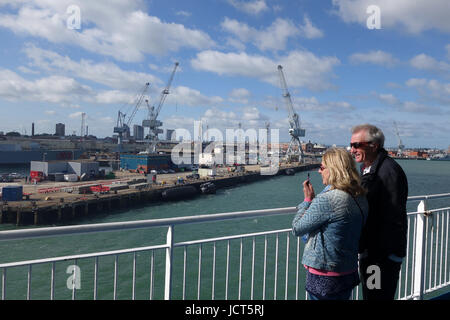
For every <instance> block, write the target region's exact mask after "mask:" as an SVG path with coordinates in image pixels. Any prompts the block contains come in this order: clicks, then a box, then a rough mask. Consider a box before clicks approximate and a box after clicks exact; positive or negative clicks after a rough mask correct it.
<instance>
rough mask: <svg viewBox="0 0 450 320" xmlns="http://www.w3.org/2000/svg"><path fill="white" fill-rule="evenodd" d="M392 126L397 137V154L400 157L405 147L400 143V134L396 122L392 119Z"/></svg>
mask: <svg viewBox="0 0 450 320" xmlns="http://www.w3.org/2000/svg"><path fill="white" fill-rule="evenodd" d="M394 128H395V134H396V135H397V139H398V150H397V156H398V157H401V156H402V155H403V149H404V148H405V146H404V145H403V143H402V139H401V138H400V134H399V133H398V127H397V123H396V122H395V121H394Z"/></svg>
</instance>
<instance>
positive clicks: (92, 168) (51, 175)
mask: <svg viewBox="0 0 450 320" xmlns="http://www.w3.org/2000/svg"><path fill="white" fill-rule="evenodd" d="M36 172H42V175H43V177H44V178H46V179H49V180H55V181H62V180H63V179H64V175H67V174H71V175H76V176H77V178H78V179H80V178H82V177H87V178H93V177H97V176H98V175H99V163H98V162H96V161H90V160H76V161H31V165H30V175H33V174H35V173H36Z"/></svg>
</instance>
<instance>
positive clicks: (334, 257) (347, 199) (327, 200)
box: [292, 187, 368, 272]
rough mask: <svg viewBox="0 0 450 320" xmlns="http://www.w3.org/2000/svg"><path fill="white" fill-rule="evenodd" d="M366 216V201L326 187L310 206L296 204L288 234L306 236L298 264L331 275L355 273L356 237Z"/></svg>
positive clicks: (363, 198)
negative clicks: (295, 212) (301, 256)
mask: <svg viewBox="0 0 450 320" xmlns="http://www.w3.org/2000/svg"><path fill="white" fill-rule="evenodd" d="M356 201H357V202H358V204H359V206H358V204H357V203H356ZM367 214H368V203H367V199H366V197H363V196H361V197H357V198H353V197H352V196H351V195H350V194H348V193H347V192H344V191H342V190H338V189H332V190H329V187H327V188H326V190H324V192H321V193H320V194H318V195H317V196H316V197H315V198H314V199H313V201H312V202H306V201H304V202H302V203H301V204H299V205H298V212H297V214H296V216H295V218H294V221H293V222H292V233H293V234H294V235H296V236H302V235H304V234H308V235H309V236H308V240H307V242H306V244H305V249H304V252H303V258H302V263H303V264H305V265H307V266H309V267H312V268H315V269H320V270H327V271H334V272H347V271H352V270H356V269H357V268H358V243H359V237H360V235H361V229H362V226H363V224H364V222H365V220H366V219H367Z"/></svg>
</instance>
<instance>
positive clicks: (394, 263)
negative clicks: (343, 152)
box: [350, 124, 408, 300]
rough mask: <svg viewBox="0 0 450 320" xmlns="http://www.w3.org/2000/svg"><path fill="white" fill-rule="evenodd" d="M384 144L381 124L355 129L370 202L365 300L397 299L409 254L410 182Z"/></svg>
mask: <svg viewBox="0 0 450 320" xmlns="http://www.w3.org/2000/svg"><path fill="white" fill-rule="evenodd" d="M383 146H384V134H383V132H382V131H381V130H380V129H378V128H377V127H375V126H373V125H369V124H363V125H358V126H355V127H353V128H352V137H351V141H350V147H351V153H352V155H353V156H354V158H355V160H356V162H359V163H362V166H361V174H362V177H361V180H362V181H361V182H362V185H363V187H364V188H366V189H367V191H368V193H367V200H368V202H369V216H368V219H367V223H366V225H365V226H364V229H363V231H362V235H361V238H360V248H359V252H360V263H359V267H360V274H361V278H362V279H361V280H362V284H363V297H364V299H365V300H393V299H394V296H395V291H396V289H397V283H398V279H399V272H400V267H401V263H402V259H403V257H404V256H405V255H406V232H407V220H406V201H407V198H408V181H407V179H406V175H405V173H404V172H403V170H402V168H401V167H400V166H399V165H398V163H397V162H395V160H393V159H392V158H391V157H389V156H388V154H387V151H386V150H385V149H384V148H383ZM377 277H378V278H377Z"/></svg>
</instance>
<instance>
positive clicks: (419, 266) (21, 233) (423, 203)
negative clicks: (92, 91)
mask: <svg viewBox="0 0 450 320" xmlns="http://www.w3.org/2000/svg"><path fill="white" fill-rule="evenodd" d="M448 197H450V193H443V194H434V195H425V196H412V197H408V201H420V203H419V205H418V206H417V210H416V212H408V213H407V215H408V228H409V232H411V234H410V235H411V236H412V237H410V236H408V239H409V240H408V241H409V243H408V248H409V249H407V255H406V257H405V262H404V266H402V268H405V273H406V275H405V279H406V280H405V281H403V280H402V281H400V282H399V289H398V291H399V293H398V298H399V299H400V298H401V299H423V297H424V294H426V293H429V292H432V291H435V290H438V289H440V288H443V287H447V286H450V280H449V279H448V278H449V276H450V273H449V274H447V273H448V271H447V270H448V267H447V262H448V252H449V251H448V248H449V245H450V242H449V221H450V220H449V219H450V207H445V208H439V209H431V210H427V200H431V199H440V198H448ZM296 211H297V207H286V208H275V209H263V210H249V211H238V212H226V213H216V214H205V215H198V216H188V217H174V218H163V219H152V220H141V221H126V222H111V223H99V224H90V225H78V226H62V227H46V228H29V229H21V230H10V231H1V232H0V241H9V240H19V239H32V238H43V237H52V236H65V235H75V234H87V233H99V232H112V231H123V230H135V229H142V228H151V227H166V228H167V229H168V230H167V233H166V239H165V241H164V239H163V238H161V239H162V243H159V244H155V245H152V246H144V247H135V248H125V249H119V250H110V251H103V252H94V253H87V254H77V255H73V254H70V253H69V255H66V256H60V257H52V258H41V259H36V260H28V261H17V262H9V263H3V264H0V270H1V271H2V274H1V275H0V277H1V279H0V282H1V283H2V284H1V288H0V290H1V291H0V293H1V299H5V297H6V291H7V290H6V289H7V286H6V282H7V281H6V279H7V270H8V269H9V268H15V267H20V266H22V267H23V266H28V282H27V299H31V278H32V266H34V265H37V264H51V268H52V274H51V280H50V283H51V298H52V299H53V298H54V292H55V291H54V289H55V287H54V284H55V263H56V262H62V261H69V260H74V261H75V265H77V261H78V260H79V259H87V258H95V266H94V270H95V272H94V279H95V280H94V282H95V286H94V299H96V297H97V276H98V258H99V257H105V256H115V260H114V295H113V296H114V299H116V297H117V283H118V277H119V275H118V271H117V270H118V256H119V255H123V254H130V253H132V254H133V275H132V281H133V299H134V298H135V295H134V291H135V283H136V279H137V278H136V256H137V255H136V253H138V252H149V251H151V252H152V254H151V268H150V269H151V271H150V278H151V279H153V276H154V270H153V269H154V262H153V252H154V250H162V251H164V252H165V254H164V256H165V260H166V261H165V264H164V266H162V269H160V271H158V272H164V276H163V277H162V279H164V285H163V294H164V299H172V289H173V288H174V284H173V283H172V281H173V280H172V278H173V268H174V266H176V267H177V268H179V267H180V265H179V260H177V259H174V255H175V256H177V255H178V259H179V258H180V256H179V254H180V252H181V251H178V253H174V249H175V248H181V249H182V250H183V251H182V252H181V253H183V252H184V262H183V264H182V265H181V267H182V268H183V275H182V277H183V287H182V288H183V299H184V298H185V289H186V284H185V281H186V268H187V258H186V257H187V247H192V246H198V275H199V276H198V280H197V281H198V284H197V298H199V297H200V290H203V289H201V285H200V284H201V282H202V279H201V277H200V274H201V273H202V272H201V270H202V261H203V260H202V259H203V258H202V248H203V247H202V246H203V245H206V244H211V245H212V246H213V255H212V256H211V255H209V256H208V257H205V259H206V260H207V259H212V264H213V271H212V272H213V274H212V288H213V289H212V298H213V299H214V288H215V283H216V282H215V277H216V269H215V265H216V243H225V244H226V250H227V255H226V256H227V257H226V265H225V268H226V274H225V281H226V287H225V299H227V297H228V295H227V292H228V291H227V290H228V289H227V288H228V287H227V286H228V281H229V270H230V265H229V264H230V241H231V240H238V239H240V249H239V255H240V258H239V297H240V296H241V284H242V278H241V276H242V273H241V272H242V268H243V265H242V263H243V239H247V238H248V239H252V240H251V241H252V248H253V249H251V250H253V251H252V252H251V258H249V259H251V261H252V262H251V263H252V270H251V274H252V280H251V285H252V291H251V292H252V293H251V297H252V299H253V284H254V268H255V267H254V264H255V244H256V242H255V241H256V238H257V237H260V236H261V237H263V240H264V258H263V259H264V271H263V276H264V280H263V283H264V285H263V289H262V290H263V297H264V298H265V284H266V264H267V263H269V262H268V256H267V236H269V235H276V238H275V262H274V268H275V271H274V272H275V276H274V282H275V283H274V287H273V288H274V298H275V299H276V297H277V294H276V289H277V274H278V273H277V272H278V269H277V268H278V263H280V264H281V266H283V263H284V265H285V268H284V269H285V276H286V284H285V299H287V295H288V283H289V281H288V273H289V272H290V271H289V270H290V267H289V263H290V262H289V256H290V255H291V254H290V253H289V250H290V249H289V247H290V246H289V243H290V238H292V234H291V232H290V231H291V229H290V228H285V229H281V230H273V229H272V230H267V231H262V232H261V231H260V232H254V233H247V234H243V233H239V234H235V235H233V234H231V235H227V236H220V237H215V238H202V239H199V240H184V241H181V242H175V241H174V227H175V226H177V225H183V224H193V223H205V222H214V221H225V220H231V219H245V218H254V217H264V216H273V215H280V214H293V213H295V212H296ZM430 218H431V220H430ZM430 226H431V229H430ZM286 227H288V226H286ZM280 234H285V236H286V238H285V239H286V240H285V241H286V253H285V254H286V258H283V259H285V262H282V261H281V260H279V249H280V250H281V247H280V246H279V235H280ZM444 236H445V237H444ZM260 239H261V238H260ZM296 241H297V244H296V245H295V250H296V253H292V254H293V255H292V256H293V257H295V260H296V261H295V265H296V266H295V268H296V269H295V279H296V280H295V292H296V298H298V288H299V287H298V273H299V263H300V260H299V257H300V256H299V252H300V251H299V249H300V239H299V238H297V239H296ZM411 241H412V242H411ZM183 248H184V249H183ZM428 248H430V249H428ZM293 250H294V249H293ZM428 250H429V251H430V252H429V253H428ZM205 252H206V251H205ZM205 255H206V253H205ZM432 258H433V260H432ZM196 259H197V258H196ZM438 266H439V273H438ZM433 269H434V274H435V275H434V278H432V273H433ZM161 270H162V271H161ZM280 270H281V269H280ZM442 270H443V272H444V274H442ZM247 271H248V270H247ZM74 272H75V271H74ZM409 273H411V275H410V276H409V277H408V275H409ZM427 274H428V275H427ZM222 276H223V275H222ZM291 276H292V275H290V276H289V277H291ZM438 276H439V278H437V277H438ZM74 277H75V274H74ZM77 277H78V276H77ZM177 277H178V275H177ZM400 277H401V275H400ZM74 279H75V278H74ZM427 279H428V281H427ZM431 279H433V281H434V282H431ZM177 281H179V279H178V280H177ZM401 285H403V287H402V290H403V291H404V294H402V293H401V292H400V286H401ZM67 286H68V288H69V285H67ZM153 288H154V285H153V280H151V284H150V299H152V292H153V291H152V290H153ZM71 290H72V299H75V295H76V288H75V285H73V288H71ZM407 291H408V292H409V293H407ZM177 294H179V292H178V293H177ZM356 297H358V289H356Z"/></svg>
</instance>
